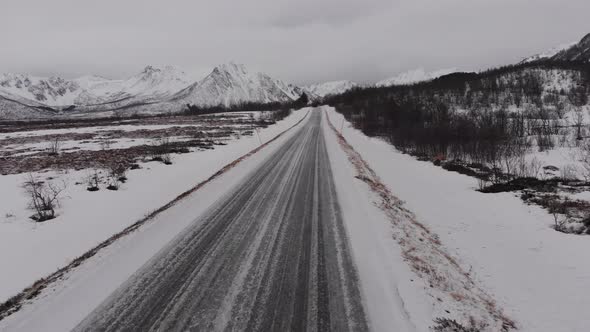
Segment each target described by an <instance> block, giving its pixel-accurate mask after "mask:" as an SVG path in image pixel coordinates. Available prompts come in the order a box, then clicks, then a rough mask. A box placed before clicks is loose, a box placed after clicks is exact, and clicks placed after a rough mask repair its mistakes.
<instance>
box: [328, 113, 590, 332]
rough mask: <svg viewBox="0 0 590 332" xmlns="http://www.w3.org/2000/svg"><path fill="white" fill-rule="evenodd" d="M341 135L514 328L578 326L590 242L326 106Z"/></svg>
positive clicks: (585, 321)
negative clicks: (402, 150) (513, 322)
mask: <svg viewBox="0 0 590 332" xmlns="http://www.w3.org/2000/svg"><path fill="white" fill-rule="evenodd" d="M327 112H328V114H329V115H330V118H331V120H332V121H333V123H334V124H335V125H336V127H338V128H341V127H342V128H344V129H343V136H344V137H345V138H346V140H347V142H348V143H349V144H350V145H351V146H352V147H353V148H354V149H355V150H356V151H357V152H359V153H360V154H361V156H362V157H363V159H365V160H366V161H367V162H368V164H369V165H371V168H372V169H373V170H374V171H375V172H376V173H377V174H378V175H379V177H380V178H381V180H382V182H383V183H384V184H385V185H386V186H387V187H388V188H390V189H391V190H392V191H393V192H395V194H396V196H397V197H399V198H400V199H402V200H404V202H405V204H404V206H405V207H406V208H408V209H409V210H411V211H413V212H414V214H415V215H416V217H417V219H418V220H420V221H421V222H422V223H424V224H425V225H426V226H427V227H428V228H430V229H431V230H432V231H433V232H435V233H436V234H438V235H439V238H440V240H441V242H442V244H443V245H445V246H446V247H447V249H449V250H450V253H451V254H452V256H453V257H455V258H456V259H457V262H458V263H459V264H460V265H461V266H462V267H463V269H464V270H466V271H469V272H470V275H471V276H472V278H474V280H476V281H477V282H478V284H479V285H481V286H482V287H485V290H486V291H487V293H489V294H492V295H493V296H494V298H495V299H496V301H497V303H498V306H500V307H502V308H503V309H504V310H505V311H506V314H507V315H508V316H509V317H511V318H513V319H515V320H516V321H517V323H518V327H519V329H520V330H522V331H535V332H537V331H541V332H542V331H547V332H550V331H580V332H581V331H586V330H587V327H588V326H590V318H589V317H588V315H585V314H584V308H586V307H588V306H590V297H588V296H587V294H586V292H585V290H586V289H588V287H589V286H590V265H589V264H584V263H583V262H584V261H585V254H586V253H587V252H588V251H589V250H590V241H588V238H587V237H585V236H578V235H572V234H563V233H560V232H556V231H554V230H553V229H551V228H550V226H551V225H552V223H553V220H552V217H551V216H550V215H548V214H547V212H546V211H545V210H543V209H541V208H540V207H538V206H527V205H525V204H524V203H523V202H522V201H521V200H520V198H519V197H517V196H516V195H515V194H512V193H500V194H483V193H480V192H477V191H475V189H476V188H477V186H478V184H477V180H476V179H474V178H472V177H469V176H465V175H461V174H458V173H455V172H448V171H446V170H444V169H442V168H440V167H437V166H434V165H433V164H432V163H429V162H422V161H418V160H416V159H415V158H414V157H412V156H409V155H405V154H402V153H400V152H398V151H397V150H395V148H394V147H393V146H392V145H390V144H388V143H387V142H384V141H382V140H380V139H375V138H369V137H367V136H365V135H364V134H363V133H361V132H360V131H358V130H355V129H353V128H351V125H350V124H349V123H348V122H346V121H345V120H344V119H343V117H342V115H340V114H338V113H336V112H335V111H334V110H332V109H327Z"/></svg>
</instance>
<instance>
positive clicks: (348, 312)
mask: <svg viewBox="0 0 590 332" xmlns="http://www.w3.org/2000/svg"><path fill="white" fill-rule="evenodd" d="M310 116H311V118H310V119H309V120H308V121H307V122H306V123H305V124H304V125H303V126H302V127H301V128H299V129H298V132H296V133H295V134H294V135H293V136H292V137H291V138H289V139H288V140H287V141H286V142H285V143H283V144H282V145H281V146H280V147H279V148H278V150H277V151H275V152H274V153H273V154H272V155H271V156H270V157H269V158H268V159H266V161H264V162H263V163H262V164H261V165H260V166H259V167H258V168H257V169H256V170H255V171H254V172H252V174H251V175H250V176H249V177H248V178H247V179H246V180H245V181H243V182H242V183H241V184H240V185H239V186H237V187H236V188H234V189H233V190H231V194H229V195H226V196H224V198H223V199H221V200H220V201H218V202H217V203H216V204H215V205H214V206H212V207H211V208H210V209H209V210H208V211H207V212H206V213H205V214H204V215H202V217H201V220H200V221H199V222H196V223H194V226H191V227H189V228H187V229H186V230H185V231H183V233H182V234H181V235H180V236H178V237H177V238H176V239H175V240H174V241H172V242H171V243H169V244H168V245H167V246H166V247H165V248H164V249H162V250H161V251H160V252H159V253H158V254H157V255H156V256H155V257H154V258H152V259H151V260H150V261H149V262H148V263H147V264H146V265H144V266H143V267H142V268H141V269H140V270H139V271H137V272H136V273H135V274H134V275H133V277H131V278H130V279H129V280H128V281H127V282H125V283H124V284H123V285H122V286H120V287H119V289H118V290H117V291H115V292H114V293H113V294H112V295H110V296H109V297H108V298H107V299H106V300H105V301H104V302H103V303H102V304H101V305H100V306H99V307H97V308H96V309H95V310H94V311H93V312H92V313H90V314H89V315H88V316H87V317H86V318H85V319H84V320H83V321H82V322H80V323H79V324H78V326H77V327H76V328H75V329H74V330H75V331H205V330H246V331H247V330H250V331H303V330H311V331H326V330H333V331H364V330H368V325H367V319H366V316H365V310H364V308H363V305H362V301H361V294H360V288H359V284H358V275H357V271H356V268H355V265H354V263H353V261H352V257H351V253H350V250H349V244H348V243H349V241H348V239H347V237H346V233H345V229H344V225H343V220H342V217H341V212H340V208H339V205H338V201H337V197H336V191H335V187H334V180H333V176H332V171H331V169H330V161H329V159H328V154H327V150H326V145H325V141H324V136H323V135H324V134H323V132H322V129H321V121H322V115H321V113H320V112H318V111H313V112H311V114H310Z"/></svg>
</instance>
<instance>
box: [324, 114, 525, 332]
mask: <svg viewBox="0 0 590 332" xmlns="http://www.w3.org/2000/svg"><path fill="white" fill-rule="evenodd" d="M325 110H327V109H325ZM332 115H333V114H332ZM326 118H327V120H328V121H326V122H327V124H325V125H324V129H325V132H326V135H327V136H328V139H327V141H328V146H329V151H330V158H334V160H333V161H332V165H333V167H334V168H335V170H334V173H335V176H336V178H338V179H339V181H337V190H338V195H339V199H340V200H341V201H342V205H343V207H344V210H345V211H343V212H344V213H343V215H344V218H345V222H346V224H347V228H348V233H349V236H350V239H351V243H352V248H353V253H354V255H355V260H356V262H357V264H358V267H359V274H360V279H361V285H362V289H363V294H364V296H365V300H366V303H367V309H368V310H367V311H368V313H369V318H370V321H371V323H372V325H373V326H372V327H373V328H374V329H375V330H391V329H392V328H393V329H395V330H403V331H414V330H415V331H425V330H427V329H429V327H431V326H432V325H434V319H436V318H445V319H450V320H456V321H457V322H459V323H461V324H462V325H463V326H466V327H471V328H476V329H477V330H480V331H506V330H509V329H512V328H514V327H515V324H514V322H512V321H511V320H510V319H509V318H507V317H506V316H505V315H504V314H503V312H502V311H501V310H500V309H499V308H498V307H497V306H496V304H495V301H494V300H493V298H492V297H490V296H489V295H488V294H486V293H485V292H484V291H483V290H482V289H481V288H480V287H479V285H477V283H476V282H475V281H474V280H473V279H472V278H471V277H470V275H469V273H468V272H466V271H464V270H463V269H462V267H461V266H460V265H459V264H458V263H457V262H456V261H455V259H454V258H452V257H451V255H449V254H448V253H447V249H446V248H445V246H444V245H442V244H441V243H440V241H439V239H438V236H437V235H435V234H434V233H432V232H431V231H430V230H429V229H428V228H427V227H425V226H424V225H423V224H421V223H420V222H419V221H418V220H417V218H416V216H415V215H414V214H413V213H412V212H410V211H409V210H408V209H406V208H405V206H404V203H403V202H402V201H401V200H399V199H398V198H397V197H395V196H393V195H392V193H391V192H390V191H389V189H388V188H387V186H385V185H384V184H383V183H382V182H381V180H380V178H379V177H378V176H377V175H376V174H375V172H374V171H373V170H372V169H371V168H370V167H369V165H368V164H367V163H366V162H365V161H364V160H363V158H362V157H361V156H360V155H359V154H358V153H357V152H356V151H355V150H354V149H353V147H352V146H350V145H349V144H348V143H347V142H346V139H345V138H344V137H342V136H341V135H340V134H339V133H338V132H337V131H336V129H335V128H334V127H333V125H332V123H331V122H330V116H329V115H328V114H327V113H326ZM337 149H341V150H342V151H343V152H340V153H338V151H335V150H337ZM343 154H345V156H343ZM346 159H348V160H346ZM334 161H336V162H334ZM343 164H348V165H349V166H351V167H348V170H346V169H343V167H342V166H341V165H343ZM346 173H348V174H346ZM347 178H348V179H349V180H348V181H347V180H346V179H347ZM354 178H356V179H357V180H356V182H354V183H351V182H352V181H354ZM346 183H348V185H346ZM362 196H364V199H363V197H362ZM367 196H368V197H370V198H371V200H369V201H368V202H367V203H374V206H372V207H371V206H370V205H369V206H367V204H365V203H363V200H364V201H367V199H366V197H367ZM352 206H354V209H352V208H351V207H352ZM402 258H403V259H402Z"/></svg>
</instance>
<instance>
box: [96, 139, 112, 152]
mask: <svg viewBox="0 0 590 332" xmlns="http://www.w3.org/2000/svg"><path fill="white" fill-rule="evenodd" d="M112 143H113V141H111V140H110V139H109V138H108V137H106V136H103V137H101V138H100V143H99V144H100V149H101V150H103V151H105V150H110V149H111V144H112Z"/></svg>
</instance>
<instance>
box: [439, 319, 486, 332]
mask: <svg viewBox="0 0 590 332" xmlns="http://www.w3.org/2000/svg"><path fill="white" fill-rule="evenodd" d="M434 323H435V324H436V325H435V326H434V327H433V328H432V329H433V330H434V331H435V332H479V331H480V329H478V328H475V327H465V326H463V325H461V324H460V323H458V322H457V321H456V320H454V319H449V318H436V319H435V320H434Z"/></svg>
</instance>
